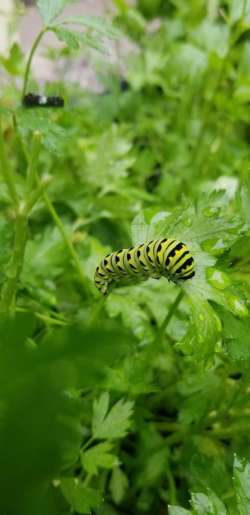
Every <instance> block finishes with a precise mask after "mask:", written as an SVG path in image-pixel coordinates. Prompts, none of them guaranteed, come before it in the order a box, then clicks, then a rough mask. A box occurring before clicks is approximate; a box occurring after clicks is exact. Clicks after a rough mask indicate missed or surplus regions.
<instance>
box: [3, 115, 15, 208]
mask: <svg viewBox="0 0 250 515" xmlns="http://www.w3.org/2000/svg"><path fill="white" fill-rule="evenodd" d="M0 170H1V173H2V176H3V178H4V181H5V184H6V186H7V189H8V192H9V196H10V198H11V200H12V202H13V204H14V206H15V207H16V208H17V207H18V196H17V192H16V186H15V182H14V180H13V177H12V173H11V169H10V166H9V163H8V160H7V158H6V154H5V148H4V141H3V132H2V127H1V122H0Z"/></svg>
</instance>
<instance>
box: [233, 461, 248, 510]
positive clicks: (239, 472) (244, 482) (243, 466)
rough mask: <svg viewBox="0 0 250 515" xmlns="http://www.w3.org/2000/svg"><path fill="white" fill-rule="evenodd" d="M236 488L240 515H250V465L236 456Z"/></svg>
mask: <svg viewBox="0 0 250 515" xmlns="http://www.w3.org/2000/svg"><path fill="white" fill-rule="evenodd" d="M234 487H235V493H236V499H237V506H238V510H239V514H240V515H249V513H250V463H245V462H244V460H242V459H240V458H238V457H237V456H235V458H234Z"/></svg>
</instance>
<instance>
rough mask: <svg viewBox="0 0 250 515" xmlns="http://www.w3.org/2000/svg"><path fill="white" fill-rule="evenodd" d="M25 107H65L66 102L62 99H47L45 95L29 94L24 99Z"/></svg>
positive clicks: (52, 97) (51, 97)
mask: <svg viewBox="0 0 250 515" xmlns="http://www.w3.org/2000/svg"><path fill="white" fill-rule="evenodd" d="M23 105H24V106H25V107H63V106H64V100H63V98H62V97H54V96H50V97H47V96H45V95H36V94H35V93H28V94H27V95H25V96H24V97H23Z"/></svg>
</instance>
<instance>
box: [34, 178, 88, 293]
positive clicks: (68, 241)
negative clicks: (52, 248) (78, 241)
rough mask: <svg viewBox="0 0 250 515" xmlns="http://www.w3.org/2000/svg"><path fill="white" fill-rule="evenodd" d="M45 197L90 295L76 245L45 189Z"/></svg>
mask: <svg viewBox="0 0 250 515" xmlns="http://www.w3.org/2000/svg"><path fill="white" fill-rule="evenodd" d="M37 181H38V185H39V184H40V180H39V178H38V177H37ZM43 198H44V201H45V204H46V206H47V208H48V211H49V212H50V214H51V217H52V218H53V220H54V222H55V224H56V225H57V227H58V229H59V231H60V233H61V235H62V237H63V239H64V242H65V244H66V246H67V248H68V251H69V254H70V255H71V258H72V261H73V264H74V267H75V269H76V271H77V273H78V275H79V277H80V280H81V283H82V285H83V288H84V291H85V293H86V295H87V296H88V295H89V289H88V286H87V283H86V278H85V276H84V274H83V271H82V265H81V262H80V259H79V256H78V254H77V252H76V251H75V249H74V246H73V243H72V241H71V240H70V238H69V236H68V234H67V232H66V230H65V227H64V225H63V223H62V221H61V219H60V217H59V216H58V214H57V212H56V210H55V208H54V206H53V204H52V202H51V200H50V198H49V196H48V194H47V193H46V192H45V191H44V192H43Z"/></svg>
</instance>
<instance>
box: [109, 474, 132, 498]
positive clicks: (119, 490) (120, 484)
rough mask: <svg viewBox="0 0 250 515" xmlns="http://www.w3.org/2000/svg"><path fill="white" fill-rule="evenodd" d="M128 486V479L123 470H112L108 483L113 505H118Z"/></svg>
mask: <svg viewBox="0 0 250 515" xmlns="http://www.w3.org/2000/svg"><path fill="white" fill-rule="evenodd" d="M128 486H129V482H128V478H127V476H126V474H125V473H124V472H123V470H122V469H121V468H120V467H116V468H114V470H113V471H112V475H111V479H110V483H109V489H110V492H111V495H112V499H113V501H114V502H115V504H120V503H121V502H122V500H123V499H124V496H125V493H126V490H127V489H128Z"/></svg>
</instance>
